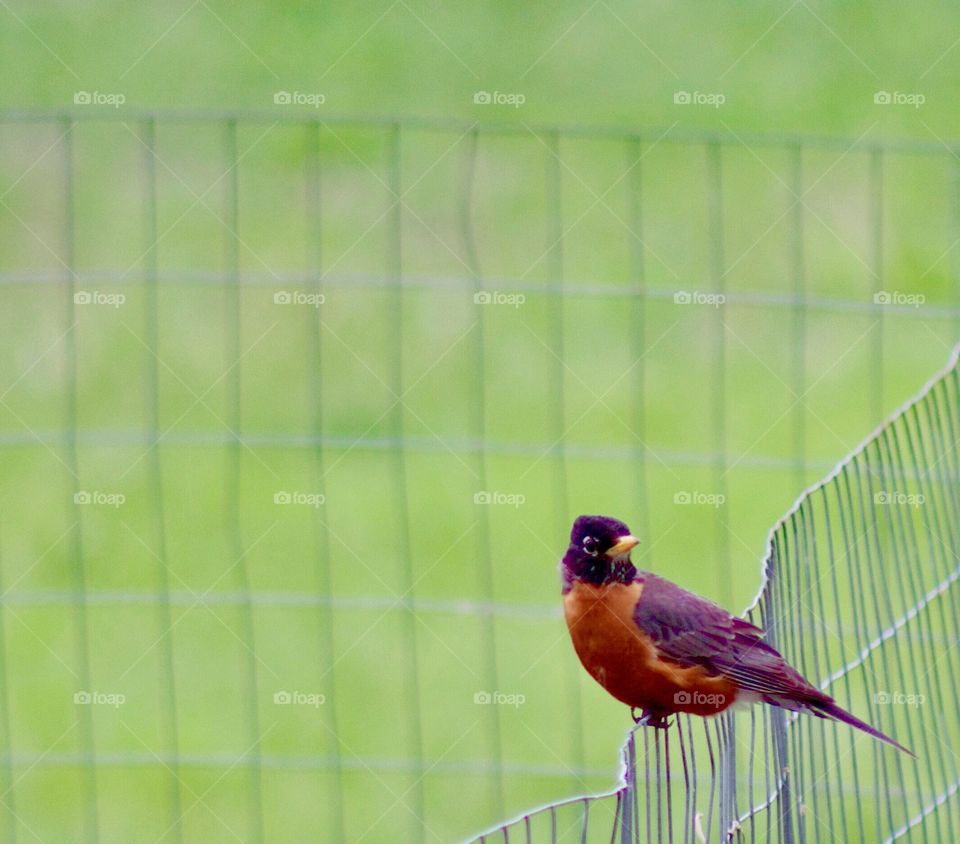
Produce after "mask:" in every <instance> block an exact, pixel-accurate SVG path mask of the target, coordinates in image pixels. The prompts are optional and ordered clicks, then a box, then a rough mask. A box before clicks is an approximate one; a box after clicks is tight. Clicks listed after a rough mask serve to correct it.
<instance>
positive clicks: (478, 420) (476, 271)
mask: <svg viewBox="0 0 960 844" xmlns="http://www.w3.org/2000/svg"><path fill="white" fill-rule="evenodd" d="M479 143H480V134H479V132H477V131H476V130H474V131H471V132H470V133H469V135H468V136H467V139H466V144H465V147H464V153H463V163H462V165H461V166H462V176H461V179H462V185H461V189H460V215H459V216H460V236H461V240H462V243H463V253H464V256H465V258H466V263H467V266H468V267H469V269H470V274H471V276H472V280H473V294H474V296H476V295H477V294H479V293H480V292H481V291H482V290H483V269H482V267H481V264H480V257H479V252H478V250H477V242H476V228H475V224H474V219H473V204H474V191H475V188H476V179H477V156H478V147H479ZM476 311H477V317H476V318H477V323H476V325H475V326H474V328H473V374H474V378H475V384H476V389H477V396H478V400H477V401H476V402H475V403H474V405H473V408H472V414H471V433H472V434H473V436H474V438H475V439H476V441H477V442H478V443H481V444H483V443H485V442H486V430H487V420H486V413H487V407H489V405H488V404H487V365H486V359H487V356H486V320H485V312H486V308H477V309H476ZM473 466H474V472H475V473H476V475H477V478H478V483H479V486H480V489H481V490H488V489H489V488H490V486H489V484H488V483H487V481H488V473H487V454H486V450H485V449H484V448H483V447H482V445H481V447H480V448H478V449H477V450H476V452H475V456H474V460H473ZM474 509H475V511H476V512H477V513H478V516H477V518H478V525H477V530H478V539H477V542H476V545H475V548H476V553H475V557H474V565H475V568H476V572H477V577H478V579H479V588H480V595H482V596H483V598H484V599H485V600H487V601H490V602H492V601H493V600H494V598H495V590H494V580H493V562H492V561H493V557H492V554H491V546H490V508H489V507H483V506H481V507H476V508H474ZM480 626H481V629H482V634H481V637H482V641H483V642H484V649H483V650H484V653H483V658H484V667H483V677H484V681H485V682H486V685H487V688H488V689H490V690H491V691H492V690H494V689H499V688H500V682H499V675H500V671H499V668H498V659H497V628H496V619H495V618H494V615H493V613H487V614H486V615H484V616H483V617H482V618H481V619H480ZM486 722H487V730H488V741H487V747H489V748H490V749H491V751H492V752H491V757H492V759H493V760H494V762H495V764H496V770H495V771H494V775H493V785H492V790H493V805H494V806H495V807H496V809H497V811H499V812H500V813H501V814H502V813H503V806H504V798H505V795H504V787H503V764H502V763H503V737H502V735H501V725H500V707H499V706H489V707H487V714H486Z"/></svg>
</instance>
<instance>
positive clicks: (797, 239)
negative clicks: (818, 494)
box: [788, 144, 807, 489]
mask: <svg viewBox="0 0 960 844" xmlns="http://www.w3.org/2000/svg"><path fill="white" fill-rule="evenodd" d="M790 171H791V173H790V176H791V177H790V186H791V187H790V194H791V196H790V197H789V199H788V201H789V202H790V203H791V208H792V209H793V210H792V213H791V215H790V241H791V242H790V266H791V268H792V269H791V274H792V276H793V297H794V305H793V308H792V317H793V319H792V322H791V375H792V378H791V379H790V380H791V382H792V384H793V393H794V395H793V400H794V401H795V402H796V403H795V404H794V412H793V460H794V465H795V467H796V468H795V470H794V484H795V486H796V488H797V489H803V488H804V486H805V485H806V483H807V432H806V422H807V414H806V413H805V411H804V405H803V402H802V401H801V398H802V397H803V396H804V394H805V393H806V381H807V373H806V366H807V362H806V352H807V303H806V298H807V276H806V262H805V260H804V255H805V254H806V253H805V250H804V242H803V241H804V226H803V221H804V220H803V184H804V180H803V146H802V145H800V144H797V145H796V146H794V147H793V149H792V150H791V162H790Z"/></svg>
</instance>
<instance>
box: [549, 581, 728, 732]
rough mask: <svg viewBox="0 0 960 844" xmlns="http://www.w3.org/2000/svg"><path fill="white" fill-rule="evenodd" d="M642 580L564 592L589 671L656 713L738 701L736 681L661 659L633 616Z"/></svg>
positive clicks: (718, 707) (622, 697)
mask: <svg viewBox="0 0 960 844" xmlns="http://www.w3.org/2000/svg"><path fill="white" fill-rule="evenodd" d="M642 591H643V584H641V583H629V584H625V583H613V584H610V585H607V586H594V585H592V584H589V583H579V582H578V583H576V584H574V586H573V587H572V588H571V589H570V591H569V592H567V594H566V595H564V599H563V603H564V614H565V615H566V618H567V627H568V628H569V630H570V638H571V639H572V640H573V647H574V649H575V650H576V652H577V656H579V657H580V662H582V663H583V667H584V668H586V669H587V671H588V672H589V673H590V675H591V676H592V677H593V678H594V679H595V680H596V681H597V682H598V683H599V684H600V685H601V686H603V687H604V688H605V689H606V690H607V691H608V692H610V694H612V695H613V696H614V697H615V698H616V699H617V700H619V701H622V702H623V703H625V704H627V705H628V706H636V707H638V708H640V709H646V710H649V711H653V712H655V713H657V714H668V713H671V712H692V713H694V714H696V715H716V714H717V713H718V712H722V711H723V710H724V709H726V708H727V707H728V706H730V705H731V704H733V703H734V701H735V700H736V697H737V686H736V684H735V683H734V682H733V681H732V680H730V679H728V678H726V677H718V676H712V675H710V674H709V673H708V672H707V671H706V670H705V669H703V668H701V667H700V666H693V667H689V668H685V667H683V666H681V665H677V664H676V663H673V662H670V661H668V660H665V659H662V658H661V657H660V656H659V655H658V654H657V651H656V648H655V646H654V644H653V642H652V641H651V639H650V637H649V636H647V635H645V634H644V633H643V632H642V631H641V630H640V628H639V627H637V625H636V624H635V623H634V621H633V608H634V607H635V606H636V604H637V600H638V599H639V598H640V594H641V592H642Z"/></svg>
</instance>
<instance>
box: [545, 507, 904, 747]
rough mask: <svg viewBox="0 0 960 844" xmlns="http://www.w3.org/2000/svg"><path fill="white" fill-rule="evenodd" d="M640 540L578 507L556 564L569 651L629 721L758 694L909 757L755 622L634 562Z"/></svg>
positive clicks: (703, 710) (706, 709)
mask: <svg viewBox="0 0 960 844" xmlns="http://www.w3.org/2000/svg"><path fill="white" fill-rule="evenodd" d="M639 543H640V540H639V539H637V538H636V537H635V536H634V535H633V534H632V533H631V532H630V529H629V528H628V527H627V526H626V525H625V524H624V523H623V522H621V521H619V520H617V519H614V518H610V517H608V516H580V517H579V518H577V519H576V521H574V523H573V529H572V530H571V532H570V545H569V547H568V548H567V550H566V553H565V554H564V556H563V559H562V561H561V564H560V569H561V580H562V585H563V604H564V615H565V617H566V622H567V627H568V629H569V631H570V638H571V639H572V641H573V647H574V650H575V651H576V653H577V656H578V657H579V658H580V662H581V663H582V664H583V667H584V668H586V670H587V672H588V673H589V674H590V675H591V676H592V677H593V678H594V679H595V680H596V681H597V682H598V683H599V684H600V685H601V686H603V688H605V689H606V690H607V691H608V692H609V693H610V694H611V695H613V697H615V698H616V699H617V700H619V701H621V702H622V703H625V704H626V705H627V706H629V707H630V712H631V715H632V716H633V720H634V722H635V723H636V724H638V725H642V726H647V727H659V728H666V727H667V726H669V716H670V715H673V714H676V713H678V712H685V713H690V714H693V715H700V716H705V717H709V716H712V715H717V714H719V713H720V712H723V711H724V710H725V709H728V708H729V707H731V706H732V705H734V704H735V703H747V704H749V703H757V702H764V703H767V704H772V705H773V706H779V707H782V708H784V709H787V710H791V711H794V712H807V713H810V714H812V715H815V716H817V717H820V718H828V719H832V720H836V721H842V722H843V723H845V724H848V725H850V726H851V727H855V728H856V729H858V730H862V731H863V732H865V733H867V734H868V735H870V736H873V738H875V739H878V740H880V741H882V742H886V743H887V744H889V745H892V746H893V747H895V748H897V749H898V750H902V751H903V752H905V753H909V754H910V755H911V756H914V757H915V754H914V753H913V752H912V751H911V750H908V749H907V748H906V747H904V746H903V745H902V744H899V743H898V742H896V741H894V740H893V739H892V738H890V737H889V736H887V735H884V734H883V733H882V732H880V731H879V730H878V729H876V728H875V727H872V726H870V724H867V723H866V722H865V721H861V720H860V719H859V718H857V717H856V716H855V715H853V714H851V713H850V712H847V711H846V710H845V709H843V708H842V707H840V706H839V704H837V702H836V701H835V700H834V699H833V698H832V697H830V695H828V694H827V693H826V692H823V691H821V690H820V689H818V688H817V687H816V686H814V685H813V684H812V683H810V682H809V681H808V680H806V679H805V678H804V677H803V676H802V675H801V674H800V672H799V671H797V670H796V669H795V668H793V667H792V666H791V665H789V664H788V663H787V661H786V660H785V659H784V658H783V656H782V655H781V654H780V653H779V651H777V650H776V649H775V648H774V647H773V646H772V645H770V644H769V643H768V642H766V641H765V640H764V631H763V630H761V629H760V628H759V627H757V626H755V625H754V624H751V623H750V622H749V621H747V620H745V619H743V618H738V617H737V616H734V615H732V614H731V613H729V612H727V611H726V610H725V609H723V607H721V606H719V605H718V604H715V603H713V602H712V601H708V600H707V599H706V598H701V597H700V596H699V595H695V594H694V593H692V592H688V591H687V590H686V589H684V588H682V587H681V586H678V585H677V584H675V583H672V582H671V581H669V580H667V579H666V578H663V577H660V576H659V575H656V574H654V573H652V572H648V571H638V570H637V569H636V568H634V566H633V564H632V563H631V562H630V552H631V551H632V549H633V548H635V547H636V546H637V545H638V544H639ZM637 710H640V711H641V714H640V715H639V716H638V715H637V714H636V711H637Z"/></svg>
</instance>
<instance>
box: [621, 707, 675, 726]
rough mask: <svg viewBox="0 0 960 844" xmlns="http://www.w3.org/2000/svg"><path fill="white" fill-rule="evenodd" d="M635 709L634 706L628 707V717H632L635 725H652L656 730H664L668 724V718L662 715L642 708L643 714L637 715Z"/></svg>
mask: <svg viewBox="0 0 960 844" xmlns="http://www.w3.org/2000/svg"><path fill="white" fill-rule="evenodd" d="M636 709H637V707H635V706H631V707H630V717H631V718H633V723H634V724H636V725H637V727H653V728H655V729H657V730H665V729H667V728H668V727H669V726H670V720H669V719H668V718H665V717H664V716H663V715H660V714H658V713H656V712H653V711H651V710H648V709H644V710H642V712H643V714H642V715H640V716H637V714H636Z"/></svg>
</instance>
